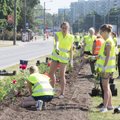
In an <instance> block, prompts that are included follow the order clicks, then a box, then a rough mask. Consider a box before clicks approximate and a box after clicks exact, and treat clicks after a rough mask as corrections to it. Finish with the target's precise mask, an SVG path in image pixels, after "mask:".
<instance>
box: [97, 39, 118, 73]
mask: <svg viewBox="0 0 120 120" xmlns="http://www.w3.org/2000/svg"><path fill="white" fill-rule="evenodd" d="M108 43H110V44H111V50H110V57H109V61H108V63H107V66H106V70H105V72H108V73H112V72H115V71H116V55H115V44H114V41H113V39H112V38H108V39H107V40H106V41H105V42H104V44H103V45H102V47H101V49H100V52H99V58H98V60H97V62H96V69H97V70H98V71H99V72H102V70H103V69H104V63H105V59H106V56H105V54H104V51H105V46H106V45H107V44H108Z"/></svg>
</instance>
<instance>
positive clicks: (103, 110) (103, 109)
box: [100, 107, 108, 113]
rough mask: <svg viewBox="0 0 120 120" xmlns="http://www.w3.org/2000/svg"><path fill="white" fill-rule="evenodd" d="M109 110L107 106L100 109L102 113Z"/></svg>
mask: <svg viewBox="0 0 120 120" xmlns="http://www.w3.org/2000/svg"><path fill="white" fill-rule="evenodd" d="M107 111H108V110H107V108H105V107H103V108H101V109H100V112H101V113H105V112H107Z"/></svg>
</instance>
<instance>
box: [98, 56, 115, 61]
mask: <svg viewBox="0 0 120 120" xmlns="http://www.w3.org/2000/svg"><path fill="white" fill-rule="evenodd" d="M99 58H100V59H102V60H105V59H106V57H102V56H100V57H99ZM109 60H116V57H109Z"/></svg>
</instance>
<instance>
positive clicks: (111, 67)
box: [96, 64, 116, 69]
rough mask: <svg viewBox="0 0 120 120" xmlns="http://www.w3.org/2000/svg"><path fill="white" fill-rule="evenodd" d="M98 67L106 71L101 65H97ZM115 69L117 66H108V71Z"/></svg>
mask: <svg viewBox="0 0 120 120" xmlns="http://www.w3.org/2000/svg"><path fill="white" fill-rule="evenodd" d="M96 67H99V68H101V69H104V66H102V65H100V64H96ZM113 68H116V66H115V65H113V66H112V65H111V66H106V69H113Z"/></svg>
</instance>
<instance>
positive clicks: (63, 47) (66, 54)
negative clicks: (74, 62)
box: [51, 32, 74, 63]
mask: <svg viewBox="0 0 120 120" xmlns="http://www.w3.org/2000/svg"><path fill="white" fill-rule="evenodd" d="M56 35H57V37H58V41H59V50H60V51H59V54H57V53H56V51H55V49H54V50H53V52H52V56H51V58H52V59H53V60H55V61H59V62H61V63H68V62H69V60H70V49H71V47H72V44H73V42H74V37H73V35H71V34H67V35H66V36H65V37H63V34H62V32H57V33H56Z"/></svg>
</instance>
